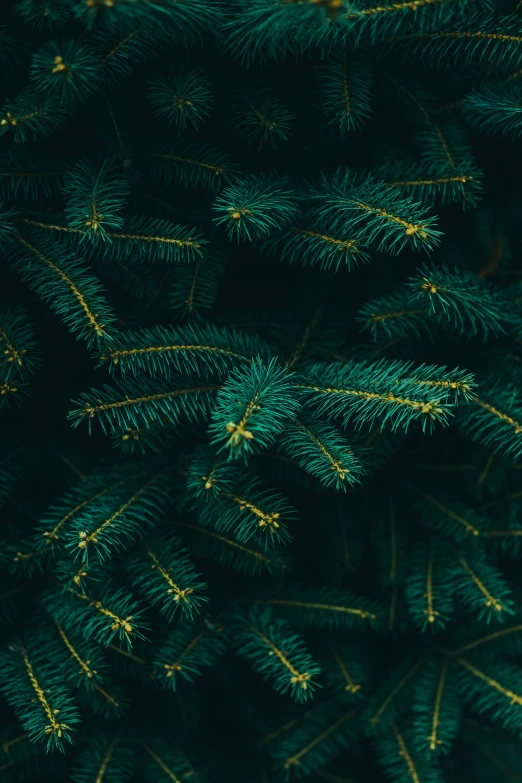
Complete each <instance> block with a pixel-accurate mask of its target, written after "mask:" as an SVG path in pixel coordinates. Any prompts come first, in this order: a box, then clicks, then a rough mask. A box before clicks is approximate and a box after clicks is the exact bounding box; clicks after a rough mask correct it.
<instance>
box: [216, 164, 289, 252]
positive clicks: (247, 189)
mask: <svg viewBox="0 0 522 783" xmlns="http://www.w3.org/2000/svg"><path fill="white" fill-rule="evenodd" d="M214 211H215V212H217V213H218V216H217V217H216V218H214V220H215V222H216V223H217V224H218V225H224V226H225V227H226V230H227V233H228V236H229V238H230V239H232V238H236V239H237V241H238V242H239V241H241V240H246V241H248V242H253V241H254V240H255V239H259V238H261V237H265V236H267V235H268V234H270V233H272V232H274V231H276V230H278V229H281V228H283V227H284V226H286V225H288V224H289V223H291V222H293V221H295V220H296V218H297V215H298V214H299V209H298V206H297V203H296V196H295V194H294V193H293V192H292V191H291V190H290V189H289V183H288V181H287V180H286V179H277V178H275V177H272V176H268V175H261V174H257V175H251V176H249V177H244V178H242V179H239V180H236V182H235V183H234V184H233V185H230V186H228V187H227V188H225V189H224V190H223V192H222V193H221V195H220V196H218V197H217V199H216V201H215V202H214Z"/></svg>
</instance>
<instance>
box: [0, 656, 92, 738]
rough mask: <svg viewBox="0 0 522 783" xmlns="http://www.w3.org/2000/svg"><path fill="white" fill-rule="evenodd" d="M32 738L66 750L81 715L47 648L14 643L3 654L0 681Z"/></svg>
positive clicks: (7, 698)
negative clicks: (46, 656) (49, 656)
mask: <svg viewBox="0 0 522 783" xmlns="http://www.w3.org/2000/svg"><path fill="white" fill-rule="evenodd" d="M0 687H1V689H2V691H3V693H4V696H5V698H6V700H7V701H8V703H9V704H10V705H11V706H12V707H13V709H14V710H15V712H16V713H17V715H18V717H19V720H20V722H21V723H22V725H23V727H24V729H25V730H26V731H27V732H28V734H29V738H30V740H31V741H32V742H43V741H46V742H47V748H48V749H52V750H60V751H62V752H63V750H64V742H72V741H73V740H72V737H71V733H72V732H73V731H74V725H75V724H76V723H78V722H79V720H80V717H79V714H78V711H77V709H76V707H75V706H74V705H73V701H72V699H71V696H70V694H69V693H68V691H67V689H66V688H65V687H64V686H63V684H62V683H61V682H60V678H59V677H58V676H57V672H56V671H54V672H53V669H52V661H50V660H47V661H46V660H45V650H42V649H40V650H38V649H37V648H36V649H33V648H32V647H29V648H28V647H24V646H22V645H20V644H16V643H14V644H12V645H11V646H10V648H9V649H8V650H7V651H5V650H4V652H3V654H2V679H1V685H0Z"/></svg>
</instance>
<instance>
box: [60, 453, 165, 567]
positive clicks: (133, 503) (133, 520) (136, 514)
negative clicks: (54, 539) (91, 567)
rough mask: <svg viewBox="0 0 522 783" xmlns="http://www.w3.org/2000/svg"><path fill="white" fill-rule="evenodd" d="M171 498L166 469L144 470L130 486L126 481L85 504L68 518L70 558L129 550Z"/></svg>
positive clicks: (94, 556)
mask: <svg viewBox="0 0 522 783" xmlns="http://www.w3.org/2000/svg"><path fill="white" fill-rule="evenodd" d="M171 497H172V484H171V482H170V480H169V474H168V470H166V469H165V468H161V467H160V468H159V469H157V470H155V471H154V472H152V473H151V472H150V469H149V471H147V472H146V473H145V475H143V476H142V477H141V479H140V480H139V481H136V482H133V484H132V485H130V486H129V484H127V483H125V484H122V485H120V486H117V487H115V488H113V489H112V490H110V491H109V492H107V493H106V494H104V495H103V496H102V497H100V498H97V499H96V501H95V502H94V503H93V504H92V505H91V504H89V505H87V506H84V508H83V509H82V510H81V512H80V513H79V514H77V515H75V516H74V518H73V519H72V520H71V523H70V526H69V528H70V529H69V530H67V532H66V537H67V538H66V544H65V545H66V547H67V548H68V549H69V550H70V551H71V554H72V556H73V557H76V558H82V559H83V560H84V561H85V563H86V564H88V563H89V558H91V557H92V558H94V559H96V558H98V559H99V560H101V561H103V560H105V559H106V558H108V557H110V556H111V555H112V554H113V553H114V552H118V551H121V550H125V549H128V548H129V546H130V545H131V544H132V543H133V542H134V541H135V540H136V539H137V538H141V537H142V536H143V535H144V534H145V533H146V532H147V529H148V528H152V527H153V526H154V525H155V524H156V523H157V522H160V521H161V519H162V518H163V517H164V516H165V514H166V511H167V508H168V506H169V504H170V501H171Z"/></svg>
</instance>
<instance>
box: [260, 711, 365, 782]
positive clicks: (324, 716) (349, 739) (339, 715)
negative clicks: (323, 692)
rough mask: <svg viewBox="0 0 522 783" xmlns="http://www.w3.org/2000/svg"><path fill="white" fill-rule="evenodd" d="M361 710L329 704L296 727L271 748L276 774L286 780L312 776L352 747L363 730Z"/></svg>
mask: <svg viewBox="0 0 522 783" xmlns="http://www.w3.org/2000/svg"><path fill="white" fill-rule="evenodd" d="M357 713H358V711H357V708H354V707H353V706H351V707H350V706H347V705H346V704H343V705H340V704H327V705H326V706H325V707H324V708H323V709H322V710H319V711H316V712H315V713H314V714H312V715H311V716H310V718H308V720H306V721H304V722H303V723H302V724H301V725H299V724H298V725H296V726H295V728H294V727H292V728H291V729H290V731H289V732H288V733H287V734H286V735H283V737H282V738H280V739H279V742H277V743H276V744H275V745H274V747H272V748H271V749H270V755H271V756H272V765H273V769H274V772H275V773H277V774H279V775H280V776H283V777H284V778H286V779H288V778H290V779H291V778H295V779H299V778H302V777H306V776H307V775H310V774H311V773H312V772H314V771H315V770H317V769H320V768H321V767H323V766H324V765H326V764H327V763H328V762H329V761H331V760H332V759H334V758H336V757H337V756H340V755H341V753H342V752H343V750H345V749H347V748H350V746H351V745H353V744H354V742H355V741H356V739H357V735H358V734H359V731H360V715H358V714H357Z"/></svg>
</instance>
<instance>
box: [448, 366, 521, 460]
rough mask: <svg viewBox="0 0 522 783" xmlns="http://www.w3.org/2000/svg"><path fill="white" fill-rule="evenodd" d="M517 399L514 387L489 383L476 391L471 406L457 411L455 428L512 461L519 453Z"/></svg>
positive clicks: (519, 438)
mask: <svg viewBox="0 0 522 783" xmlns="http://www.w3.org/2000/svg"><path fill="white" fill-rule="evenodd" d="M519 399H520V392H519V390H518V388H517V387H516V386H513V385H512V384H509V383H504V382H503V381H498V380H492V381H490V382H489V383H486V384H484V386H481V387H480V388H479V390H478V397H476V398H475V399H474V400H473V401H472V403H471V405H469V406H467V407H466V408H463V409H462V410H461V411H459V425H460V427H462V428H463V429H464V428H465V430H466V433H467V434H468V436H469V437H471V438H473V440H476V441H478V442H479V443H482V444H483V445H484V446H487V447H495V448H496V449H497V451H498V452H499V453H500V454H504V455H505V456H506V457H508V458H509V459H513V460H516V459H518V457H519V456H520V454H521V453H522V438H521V437H520V436H521V434H522V426H521V424H520V422H521V421H522V407H521V403H520V402H519Z"/></svg>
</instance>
